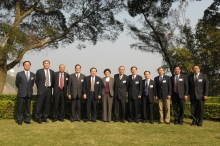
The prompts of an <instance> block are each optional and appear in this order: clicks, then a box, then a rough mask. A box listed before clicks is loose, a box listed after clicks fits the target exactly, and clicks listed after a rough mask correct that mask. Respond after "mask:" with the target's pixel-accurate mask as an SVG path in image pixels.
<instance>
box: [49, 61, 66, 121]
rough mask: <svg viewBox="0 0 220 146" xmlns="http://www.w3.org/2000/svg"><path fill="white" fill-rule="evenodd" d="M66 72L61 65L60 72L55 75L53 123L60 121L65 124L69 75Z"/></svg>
mask: <svg viewBox="0 0 220 146" xmlns="http://www.w3.org/2000/svg"><path fill="white" fill-rule="evenodd" d="M64 71H65V65H64V64H60V66H59V71H58V72H55V73H54V81H53V82H54V84H53V85H54V86H53V121H52V122H56V121H57V120H58V119H59V120H60V121H61V122H64V118H65V104H66V98H67V89H68V81H69V74H68V73H66V72H64Z"/></svg>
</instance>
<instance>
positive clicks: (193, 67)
mask: <svg viewBox="0 0 220 146" xmlns="http://www.w3.org/2000/svg"><path fill="white" fill-rule="evenodd" d="M195 66H198V67H199V65H197V64H194V65H193V67H192V69H193V68H194V67H195ZM199 68H200V67H199Z"/></svg>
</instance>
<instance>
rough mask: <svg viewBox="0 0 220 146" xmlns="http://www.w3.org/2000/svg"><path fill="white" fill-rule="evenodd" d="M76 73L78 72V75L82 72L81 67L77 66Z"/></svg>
mask: <svg viewBox="0 0 220 146" xmlns="http://www.w3.org/2000/svg"><path fill="white" fill-rule="evenodd" d="M75 72H76V73H80V72H81V67H80V66H78V65H77V66H76V67H75Z"/></svg>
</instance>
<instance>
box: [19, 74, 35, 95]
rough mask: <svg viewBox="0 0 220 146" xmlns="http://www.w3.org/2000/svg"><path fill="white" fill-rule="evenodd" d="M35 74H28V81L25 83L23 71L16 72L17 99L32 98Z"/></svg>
mask: <svg viewBox="0 0 220 146" xmlns="http://www.w3.org/2000/svg"><path fill="white" fill-rule="evenodd" d="M34 81H35V74H34V73H32V72H30V77H29V80H28V81H27V79H26V75H25V72H24V71H21V72H18V73H17V75H16V80H15V85H16V87H17V88H18V92H17V96H18V97H26V96H27V97H29V98H31V97H32V94H33V86H34Z"/></svg>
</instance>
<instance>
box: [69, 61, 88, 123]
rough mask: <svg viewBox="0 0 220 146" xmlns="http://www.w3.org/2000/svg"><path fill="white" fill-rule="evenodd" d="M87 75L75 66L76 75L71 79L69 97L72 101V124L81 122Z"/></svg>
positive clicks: (78, 66)
mask: <svg viewBox="0 0 220 146" xmlns="http://www.w3.org/2000/svg"><path fill="white" fill-rule="evenodd" d="M84 78H85V75H84V74H82V73H81V66H80V65H79V64H77V65H75V73H74V74H71V75H70V77H69V85H68V97H69V99H71V115H70V120H71V122H74V121H78V122H80V120H81V99H82V98H81V97H82V92H83V83H84Z"/></svg>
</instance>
